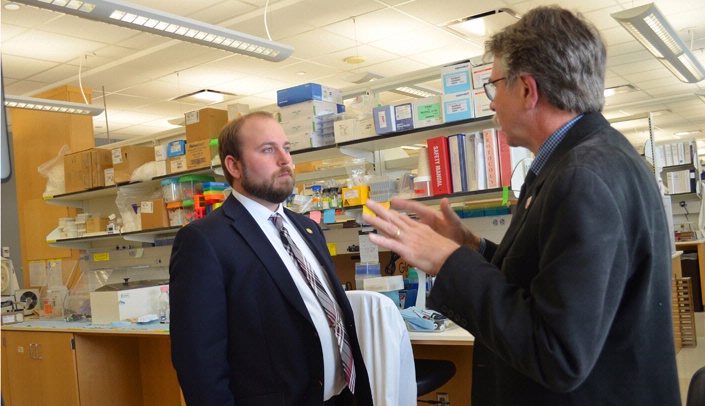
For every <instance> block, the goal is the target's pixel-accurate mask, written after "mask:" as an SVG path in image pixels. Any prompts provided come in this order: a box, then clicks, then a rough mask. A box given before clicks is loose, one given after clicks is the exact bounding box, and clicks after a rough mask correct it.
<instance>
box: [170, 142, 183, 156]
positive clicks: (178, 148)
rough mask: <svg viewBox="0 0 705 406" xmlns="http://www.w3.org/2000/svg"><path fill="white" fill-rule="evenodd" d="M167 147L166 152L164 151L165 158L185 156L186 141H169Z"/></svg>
mask: <svg viewBox="0 0 705 406" xmlns="http://www.w3.org/2000/svg"><path fill="white" fill-rule="evenodd" d="M167 145H168V147H167V151H166V156H167V158H172V157H175V156H181V155H186V140H176V141H171V142H170V143H169V144H167Z"/></svg>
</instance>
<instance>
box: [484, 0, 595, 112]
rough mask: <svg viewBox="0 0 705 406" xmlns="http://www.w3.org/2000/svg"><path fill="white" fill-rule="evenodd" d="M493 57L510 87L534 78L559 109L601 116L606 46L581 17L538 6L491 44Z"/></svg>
mask: <svg viewBox="0 0 705 406" xmlns="http://www.w3.org/2000/svg"><path fill="white" fill-rule="evenodd" d="M495 56H496V57H497V58H499V64H500V66H501V68H502V70H503V71H504V74H505V76H506V81H507V86H512V85H513V84H514V82H515V81H516V79H517V78H518V77H519V75H521V74H530V75H531V76H533V77H534V78H535V79H536V83H537V84H538V89H539V94H541V95H543V96H544V97H545V98H546V99H547V100H548V102H549V103H550V104H552V105H554V106H556V107H558V108H559V109H561V110H564V111H572V112H575V113H589V112H599V111H601V110H602V107H603V106H604V104H605V96H604V84H605V66H606V59H607V53H606V51H605V44H604V43H603V42H602V38H601V37H600V33H599V32H598V31H597V29H596V28H595V26H594V25H593V24H592V23H590V22H589V21H587V20H586V19H585V18H584V17H583V16H582V15H581V14H577V15H576V14H573V13H572V12H570V11H568V10H565V9H563V8H560V7H558V6H549V7H537V8H535V9H533V10H531V11H529V12H528V13H526V14H525V15H524V16H523V17H522V18H521V19H520V20H519V21H518V22H516V23H515V24H513V25H510V26H509V27H507V28H505V29H504V30H502V31H501V32H498V33H497V34H495V35H493V36H492V37H491V38H490V39H489V41H487V43H486V44H485V58H488V57H489V58H492V57H495Z"/></svg>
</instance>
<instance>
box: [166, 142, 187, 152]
mask: <svg viewBox="0 0 705 406" xmlns="http://www.w3.org/2000/svg"><path fill="white" fill-rule="evenodd" d="M169 146H170V149H169V151H170V152H171V153H172V154H177V153H179V152H181V151H183V150H184V147H182V146H181V144H179V143H178V142H174V143H170V144H169Z"/></svg>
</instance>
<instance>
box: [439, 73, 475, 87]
mask: <svg viewBox="0 0 705 406" xmlns="http://www.w3.org/2000/svg"><path fill="white" fill-rule="evenodd" d="M444 79H445V86H446V87H450V88H452V87H455V86H462V87H466V86H467V87H470V85H469V84H468V82H469V79H470V77H469V76H468V73H467V72H458V73H453V74H450V75H446V76H445V77H444Z"/></svg>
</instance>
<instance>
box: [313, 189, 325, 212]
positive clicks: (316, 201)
mask: <svg viewBox="0 0 705 406" xmlns="http://www.w3.org/2000/svg"><path fill="white" fill-rule="evenodd" d="M311 190H312V191H313V198H312V199H311V210H321V209H323V202H322V200H323V199H322V198H321V185H313V186H312V187H311Z"/></svg>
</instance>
